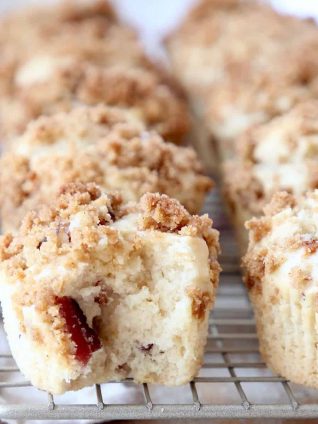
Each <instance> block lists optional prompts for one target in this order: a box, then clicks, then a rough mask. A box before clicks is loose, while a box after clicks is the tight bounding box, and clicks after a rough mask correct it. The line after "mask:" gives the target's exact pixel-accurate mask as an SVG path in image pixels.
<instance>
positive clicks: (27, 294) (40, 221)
mask: <svg viewBox="0 0 318 424" xmlns="http://www.w3.org/2000/svg"><path fill="white" fill-rule="evenodd" d="M163 207H167V209H166V210H165V212H163V210H162V208H163ZM136 214H137V217H138V219H137V221H136V224H134V226H133V227H129V228H130V232H129V233H127V235H126V236H124V235H123V234H122V233H121V230H119V229H117V227H116V225H115V226H114V225H113V224H114V223H116V222H120V221H121V220H122V219H128V218H129V217H134V216H136ZM174 217H175V218H174ZM150 218H151V223H150V222H149V220H150ZM128 221H129V219H128ZM128 221H123V222H128ZM134 222H135V221H134ZM137 222H139V227H138V224H137ZM176 222H178V225H177V227H176V225H175V224H176ZM127 225H128V224H127ZM123 228H124V227H123ZM131 230H133V232H132V233H131ZM149 231H150V232H153V231H159V232H161V233H174V234H176V235H178V236H179V237H188V236H192V237H200V238H202V239H204V240H205V242H206V243H207V246H208V249H209V257H210V269H211V271H210V272H211V281H213V282H214V283H215V284H217V281H218V278H217V276H218V273H219V265H218V262H217V255H218V253H219V243H218V232H217V231H216V230H214V229H213V228H212V221H211V220H210V219H209V218H208V217H207V216H206V215H205V216H202V217H199V216H194V217H192V216H191V215H190V214H189V213H188V212H187V211H186V210H185V209H184V208H183V206H181V204H180V203H178V202H177V201H176V200H174V199H169V198H168V197H167V196H166V195H159V194H151V193H148V194H145V195H144V196H143V198H142V199H141V201H140V202H139V203H137V204H134V205H132V204H127V203H125V202H123V200H122V198H121V196H120V195H118V194H116V193H113V194H112V193H108V194H105V193H103V192H102V191H101V189H100V188H99V187H98V186H97V185H96V184H93V183H91V184H81V183H73V184H68V185H66V186H65V187H63V188H62V190H61V193H60V195H59V197H58V198H57V199H56V201H55V203H54V205H53V206H52V207H48V206H45V207H42V208H41V209H40V210H39V211H38V212H34V211H33V212H30V213H29V214H28V215H27V216H26V218H25V219H24V221H23V224H22V226H21V228H20V231H19V233H18V234H17V235H16V236H12V235H10V234H7V235H5V236H2V237H1V241H0V260H1V270H2V272H5V273H6V275H7V277H8V279H9V281H12V282H14V283H16V282H17V281H21V282H23V281H26V280H27V281H28V282H29V283H30V284H31V283H32V284H31V285H30V284H26V285H25V287H24V288H23V285H22V286H21V293H20V295H21V298H20V300H19V302H20V304H22V305H31V304H32V303H33V302H34V301H35V297H36V299H38V300H37V301H36V302H38V301H39V302H40V303H41V302H44V303H45V304H46V305H47V304H48V303H50V302H51V303H52V302H53V303H54V295H53V293H54V288H55V289H57V288H58V289H59V290H61V288H62V287H64V286H61V284H63V285H64V284H66V282H65V281H64V279H63V275H64V274H63V273H64V272H65V271H63V270H64V269H70V270H72V269H73V270H74V272H75V270H76V267H78V266H79V265H78V264H79V263H82V262H83V263H87V262H90V263H95V262H96V261H97V262H98V263H99V261H106V262H105V263H107V261H109V260H110V261H111V260H114V261H119V262H118V264H119V266H121V265H120V264H121V262H120V261H121V255H122V253H123V249H124V244H125V243H126V247H125V249H127V248H128V247H127V241H129V249H131V251H132V252H133V251H135V250H137V251H138V249H140V241H139V235H138V233H139V232H143V233H145V232H149ZM105 246H108V247H109V248H107V249H105ZM128 253H129V252H128ZM116 258H117V259H116ZM52 259H54V261H53V262H52ZM97 262H96V263H97ZM52 263H53V265H52ZM75 264H76V266H75ZM52 266H54V267H55V268H54V269H60V270H61V271H60V276H59V278H56V277H54V275H55V273H53V274H52V275H51V274H50V271H49V270H50V267H52ZM79 267H80V266H79ZM39 270H40V271H39ZM43 270H44V271H43ZM43 272H45V273H48V275H47V278H46V277H45V276H44V275H42V274H43ZM75 274H76V273H75ZM43 278H44V280H43ZM52 278H53V279H52ZM74 278H76V275H75V276H74ZM42 286H43V287H42ZM94 287H96V294H94V297H96V296H100V297H98V299H100V300H101V301H104V300H105V296H106V297H108V296H109V295H110V294H111V293H110V292H109V291H107V290H106V291H105V292H101V291H100V288H101V287H100V284H99V281H98V278H97V281H96V283H95V285H94ZM64 291H65V293H64V294H63V295H65V296H67V286H65V290H64ZM49 293H51V295H50V294H49ZM50 299H51V300H50ZM52 299H53V300H52ZM106 302H107V300H106ZM194 303H195V306H194V310H195V314H197V315H198V318H200V316H201V313H203V312H202V310H203V309H202V308H205V307H207V304H208V299H207V298H206V296H205V294H204V293H203V294H202V296H201V295H200V296H199V295H198V294H197V293H196V294H195V296H194ZM54 304H55V303H54ZM200 311H201V312H200Z"/></svg>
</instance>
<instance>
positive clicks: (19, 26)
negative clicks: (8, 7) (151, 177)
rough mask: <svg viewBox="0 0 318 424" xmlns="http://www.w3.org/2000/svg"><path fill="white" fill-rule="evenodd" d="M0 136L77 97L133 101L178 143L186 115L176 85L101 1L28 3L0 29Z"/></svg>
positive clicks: (68, 104)
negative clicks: (35, 6) (41, 4)
mask: <svg viewBox="0 0 318 424" xmlns="http://www.w3.org/2000/svg"><path fill="white" fill-rule="evenodd" d="M0 47H1V48H2V54H1V59H0V77H1V78H0V94H1V100H0V103H1V104H0V128H1V130H0V131H1V133H0V136H1V138H2V140H3V141H7V140H8V139H10V138H12V137H13V136H15V135H17V134H20V133H21V132H22V131H24V129H25V126H26V124H27V123H28V122H29V121H30V120H31V119H33V118H36V117H38V116H40V115H42V114H51V113H54V112H56V111H61V110H70V109H71V108H72V107H73V106H74V104H77V103H82V102H83V103H86V102H87V103H88V104H97V103H110V104H114V105H117V106H121V107H123V106H125V107H126V106H127V107H133V108H134V107H135V109H136V113H137V114H139V115H141V116H142V117H143V118H144V119H145V122H146V124H149V127H150V128H153V127H154V128H155V129H156V130H157V131H159V132H160V134H162V136H164V137H165V138H168V139H169V140H170V141H174V142H181V141H183V139H184V138H185V136H186V134H187V133H188V130H189V126H190V120H189V114H188V111H187V106H186V102H185V98H184V95H183V93H182V90H180V88H179V87H178V86H177V84H176V83H175V82H174V81H173V80H172V79H171V78H170V77H169V76H168V75H167V74H166V73H165V72H164V71H163V70H162V69H160V68H159V67H157V66H156V65H155V64H153V63H152V62H151V61H150V60H149V59H148V58H147V56H146V55H145V53H144V50H143V48H142V46H141V44H140V43H139V40H138V37H137V35H136V34H135V32H134V31H133V30H132V29H131V28H129V27H127V25H125V24H123V23H120V22H119V21H118V20H117V17H116V15H115V13H114V11H113V10H112V8H111V6H110V5H109V4H108V3H107V2H104V1H93V2H76V1H71V2H68V3H60V4H58V5H57V6H53V7H39V8H29V9H25V10H23V11H18V12H14V13H12V14H11V15H9V16H7V17H5V18H4V19H3V20H2V22H1V27H0Z"/></svg>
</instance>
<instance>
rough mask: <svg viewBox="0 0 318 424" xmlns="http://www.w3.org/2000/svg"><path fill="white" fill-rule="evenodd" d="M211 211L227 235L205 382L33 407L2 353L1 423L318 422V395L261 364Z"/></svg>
mask: <svg viewBox="0 0 318 424" xmlns="http://www.w3.org/2000/svg"><path fill="white" fill-rule="evenodd" d="M207 209H208V210H209V211H212V215H213V216H214V217H215V223H216V226H217V227H219V228H220V229H221V230H222V248H223V251H224V255H223V256H222V261H221V262H222V267H223V273H222V277H221V282H220V288H219V291H218V295H217V301H216V305H215V308H214V310H213V313H212V315H211V319H210V322H209V337H208V343H207V349H206V355H205V363H204V365H203V366H202V369H201V371H200V373H199V375H198V376H197V377H196V378H195V379H194V380H193V381H192V382H191V383H190V384H189V385H187V386H184V387H182V388H178V389H175V388H164V387H160V388H158V387H156V386H151V385H148V384H143V385H136V384H135V383H133V382H132V381H131V380H126V381H124V382H122V383H105V384H103V385H96V386H95V388H94V391H93V390H91V392H90V398H89V399H87V398H86V397H85V394H83V395H82V396H81V395H77V397H76V402H75V401H71V402H69V401H67V402H66V403H65V401H63V397H58V398H59V399H57V398H55V397H53V396H52V395H51V394H44V392H42V395H43V396H45V397H44V399H43V401H42V403H40V402H36V403H35V402H34V400H33V397H32V396H31V395H30V399H27V398H25V396H24V397H23V400H19V399H18V400H16V399H15V400H14V401H12V399H13V398H14V396H13V397H12V396H11V394H12V392H13V391H16V390H21V389H25V390H27V391H31V390H33V391H35V389H34V388H32V389H31V386H30V383H29V382H27V381H25V379H24V378H23V376H22V375H21V374H20V373H19V370H18V368H17V367H16V365H15V364H14V362H13V359H12V358H11V357H10V354H9V353H8V352H0V419H41V420H44V419H71V420H74V419H90V420H122V419H170V418H192V419H194V418H238V419H239V418H253V417H254V418H261V417H262V418H301V417H302V418H318V391H315V390H310V389H305V388H302V387H299V386H296V385H293V384H291V383H289V382H288V381H287V380H285V379H284V378H281V377H280V376H277V375H274V374H272V373H271V372H270V370H268V369H267V368H266V365H265V363H264V362H263V361H262V359H261V357H260V355H259V353H258V343H257V336H256V332H255V322H254V317H253V312H252V309H251V306H250V303H249V301H248V297H247V294H246V291H245V288H244V286H243V284H242V282H241V277H240V273H239V266H238V261H237V258H236V255H235V245H234V242H233V237H232V236H231V234H230V230H229V229H228V226H227V224H226V223H225V222H224V213H223V211H222V209H221V208H220V201H219V197H218V196H215V195H214V196H212V197H210V199H209V202H208V204H207ZM3 364H5V365H3ZM114 385H115V386H117V385H120V388H121V391H120V393H121V395H119V396H118V398H117V399H115V400H114V398H113V397H112V400H111V401H108V400H107V398H108V397H109V396H108V395H109V394H111V393H112V392H113V391H114ZM117 387H118V386H117ZM126 392H129V394H130V398H129V402H128V401H127V398H126V397H125V393H126ZM79 393H81V392H79ZM92 393H93V395H92ZM78 399H79V400H80V403H78Z"/></svg>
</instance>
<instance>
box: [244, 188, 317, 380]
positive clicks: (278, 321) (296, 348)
mask: <svg viewBox="0 0 318 424" xmlns="http://www.w3.org/2000/svg"><path fill="white" fill-rule="evenodd" d="M317 211H318V190H315V191H312V192H308V193H307V194H306V195H305V196H303V197H299V198H298V199H297V198H296V197H294V196H292V195H290V194H288V193H286V192H282V193H278V194H276V195H275V196H274V198H273V200H272V202H271V203H270V205H269V206H267V208H266V211H265V216H262V217H261V218H253V219H252V220H251V221H249V222H248V223H247V228H248V229H249V231H250V242H249V248H248V252H247V254H246V256H245V258H244V265H245V269H246V278H245V280H246V284H247V287H248V289H249V294H250V298H251V301H252V304H253V306H254V311H255V317H256V323H257V332H258V337H259V342H260V352H261V354H262V356H263V358H264V360H265V362H266V364H267V365H268V366H269V367H270V368H271V369H272V370H273V371H275V372H276V373H278V374H280V375H281V376H283V377H285V378H287V379H289V380H291V381H292V382H294V383H299V384H304V385H307V386H311V387H316V388H317V387H318V377H317V375H318V365H317V364H318V361H317V344H318V333H317V295H318V280H317V265H318V262H317V248H318V226H317V222H318V212H317Z"/></svg>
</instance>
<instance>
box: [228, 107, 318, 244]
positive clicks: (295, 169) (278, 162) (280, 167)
mask: <svg viewBox="0 0 318 424" xmlns="http://www.w3.org/2000/svg"><path fill="white" fill-rule="evenodd" d="M317 166H318V101H316V100H311V101H307V102H303V103H300V104H299V105H297V106H295V107H294V108H293V109H291V110H290V111H289V112H286V113H285V114H283V115H281V116H279V117H277V118H275V119H273V120H272V121H270V122H268V123H266V124H262V125H258V126H256V127H255V128H253V129H251V130H249V131H248V132H247V133H246V134H244V135H243V136H242V137H241V139H240V141H239V149H238V150H237V155H236V158H235V159H232V160H229V161H227V162H226V163H225V165H224V194H225V199H226V203H227V204H228V206H229V210H230V215H231V217H232V221H233V222H234V225H235V227H236V229H237V233H238V238H239V242H240V246H241V247H242V250H244V249H246V247H247V233H246V230H245V229H244V222H245V221H247V220H248V219H250V218H251V217H252V216H259V215H260V214H262V210H263V207H264V206H265V205H266V204H267V203H268V202H269V201H270V200H271V198H272V196H273V194H274V193H276V192H278V191H284V190H285V191H287V192H289V193H291V194H294V195H295V196H299V195H302V194H304V193H305V192H306V191H308V190H314V189H315V188H318V168H317Z"/></svg>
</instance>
